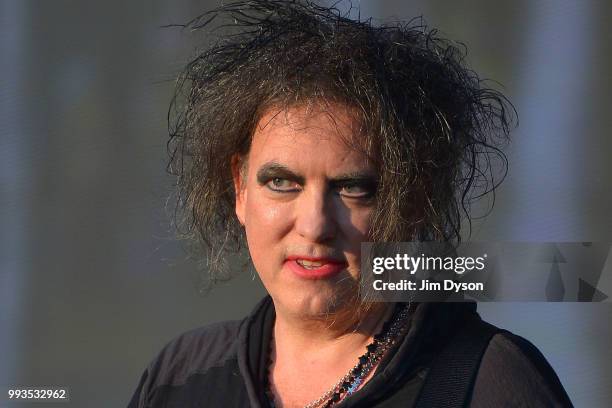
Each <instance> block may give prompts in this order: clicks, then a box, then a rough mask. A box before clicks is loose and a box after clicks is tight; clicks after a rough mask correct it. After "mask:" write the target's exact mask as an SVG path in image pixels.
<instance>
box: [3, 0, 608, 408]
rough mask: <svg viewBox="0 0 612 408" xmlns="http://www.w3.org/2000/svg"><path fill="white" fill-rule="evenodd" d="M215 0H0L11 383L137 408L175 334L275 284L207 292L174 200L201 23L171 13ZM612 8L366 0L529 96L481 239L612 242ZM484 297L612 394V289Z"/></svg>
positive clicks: (565, 367)
mask: <svg viewBox="0 0 612 408" xmlns="http://www.w3.org/2000/svg"><path fill="white" fill-rule="evenodd" d="M218 3H219V2H218V1H187V0H174V1H170V0H148V1H147V0H140V1H116V0H107V1H76V0H74V1H68V0H56V1H31V0H30V1H28V0H0V56H1V58H0V180H1V181H0V225H1V227H2V228H0V386H27V385H30V386H42V385H56V386H64V387H69V388H70V390H71V397H72V401H71V402H69V403H67V404H64V405H62V406H72V407H120V406H125V405H126V404H127V402H128V400H129V398H130V396H131V393H132V391H133V390H134V388H135V386H136V384H137V381H138V379H139V376H140V374H141V373H142V371H143V369H144V368H145V366H146V365H147V364H148V362H149V361H150V360H151V359H152V358H153V357H154V355H155V354H156V353H157V351H159V349H160V348H161V347H162V346H163V345H164V344H165V343H166V342H167V341H169V340H170V339H171V338H172V337H174V336H175V335H177V334H178V333H180V332H182V331H184V330H187V329H190V328H193V327H196V326H200V325H203V324H206V323H209V322H212V321H216V320H221V319H229V318H239V317H242V316H243V315H245V314H246V313H247V312H248V311H249V310H250V309H251V307H252V306H253V305H254V303H255V302H256V301H257V300H258V299H259V298H260V297H261V296H262V295H263V290H262V287H261V284H260V283H259V281H258V280H257V278H254V277H253V276H252V274H251V273H249V272H247V273H245V274H243V275H241V276H239V277H238V278H236V279H235V280H234V281H231V282H229V283H227V284H223V285H221V286H219V287H217V288H215V289H214V290H213V291H211V292H210V293H206V294H202V293H200V291H199V281H200V277H199V275H198V274H199V272H198V271H197V264H196V263H195V262H194V261H192V260H188V259H187V257H186V254H185V251H184V250H183V247H182V245H181V244H180V243H179V242H177V241H176V240H175V239H174V238H173V234H172V231H171V229H170V226H169V224H170V221H169V217H168V215H167V211H166V209H165V206H166V198H167V196H168V195H169V193H170V191H171V186H172V180H171V179H170V178H169V177H168V176H166V175H165V160H166V153H165V143H166V122H165V118H166V111H167V106H168V103H169V100H170V97H171V94H172V89H173V83H172V78H173V76H174V75H175V74H176V72H177V71H178V70H179V69H180V67H181V65H182V64H183V63H184V62H185V61H186V59H187V58H188V57H189V56H190V55H191V53H192V52H193V48H194V46H196V45H197V44H198V43H201V42H202V41H201V40H202V38H201V37H200V38H197V37H192V36H190V35H189V33H186V32H181V31H180V30H178V29H161V28H160V26H161V25H164V24H170V23H181V22H185V21H187V20H189V19H190V18H191V17H193V16H195V15H196V14H199V13H200V12H202V11H205V10H207V9H209V8H211V7H212V6H214V5H217V4H218ZM354 4H355V5H357V4H359V2H358V1H354ZM611 4H612V3H611V2H606V1H603V0H602V1H595V0H586V1H579V2H578V1H570V0H557V1H552V0H550V1H526V0H522V1H521V0H518V1H517V0H512V1H510V0H507V1H487V0H472V1H441V0H436V1H425V0H423V1H399V0H397V1H365V0H363V1H361V16H362V18H364V17H367V16H372V17H373V18H374V19H375V20H377V19H385V20H387V19H410V18H412V17H414V16H419V15H423V16H424V17H425V19H426V21H427V22H428V23H429V25H430V26H433V27H437V28H439V29H440V30H441V32H442V33H444V34H445V35H446V36H448V37H450V38H452V39H456V40H460V41H462V42H464V43H466V44H467V45H468V49H469V55H468V61H469V63H470V64H471V66H472V67H473V68H474V69H475V70H476V71H478V72H479V73H481V74H482V76H483V77H486V78H492V79H495V80H497V81H499V82H500V83H501V84H503V86H504V88H501V87H500V88H499V89H503V90H504V92H505V93H506V94H507V95H508V96H509V97H510V99H511V100H512V101H513V103H514V104H515V106H516V108H517V110H518V112H519V117H520V127H519V128H518V129H517V130H516V131H515V132H514V133H513V143H512V144H511V145H510V147H509V148H508V150H507V153H508V156H509V160H510V173H509V175H508V178H507V180H506V181H505V183H504V184H503V185H502V186H501V187H500V189H499V190H498V194H497V202H496V206H495V209H494V211H493V213H492V214H491V215H490V216H489V217H488V218H487V219H486V220H485V221H484V222H479V223H477V225H476V226H475V230H474V232H473V234H472V239H473V240H481V241H486V240H505V241H607V242H609V241H612V216H611V215H610V208H612V189H611V186H612V163H611V161H610V158H612V154H611V153H612V142H611V140H612V139H611V138H610V136H609V134H608V133H609V131H608V129H611V128H612V115H611V114H610V107H611V106H612V104H611V101H612V87H611V86H610V74H609V73H610V72H612V64H611V62H612V53H611V51H612V49H611V48H612V47H611V44H612V38H611V34H610V33H611V30H610V28H609V22H610V18H611V17H612V6H611ZM609 261H610V259H609ZM479 309H480V310H481V313H482V314H483V316H484V317H485V318H486V319H488V320H489V321H491V322H493V323H495V324H498V325H501V326H503V327H506V328H508V329H510V330H513V331H514V332H516V333H517V334H520V335H523V336H525V337H527V338H528V339H529V340H531V341H532V342H533V343H535V344H536V345H537V346H538V347H539V348H540V349H541V350H542V352H543V353H544V355H545V356H546V357H547V358H548V360H549V361H550V363H551V364H552V366H553V367H554V368H555V370H556V371H557V373H558V374H559V377H560V378H561V381H562V382H563V384H564V385H565V387H566V389H567V391H568V393H569V394H570V397H571V398H572V400H573V401H574V403H575V404H576V406H579V407H608V406H611V405H612V365H611V364H610V363H611V362H612V358H611V352H610V344H611V343H612V328H611V326H612V325H611V323H612V321H611V320H612V304H611V303H605V304H577V303H557V304H551V303H548V304H547V303H527V304H525V303H506V304H490V303H488V304H481V305H479ZM6 404H7V402H6V400H5V397H4V396H1V397H0V406H2V407H3V406H5V405H6ZM58 406H59V405H58Z"/></svg>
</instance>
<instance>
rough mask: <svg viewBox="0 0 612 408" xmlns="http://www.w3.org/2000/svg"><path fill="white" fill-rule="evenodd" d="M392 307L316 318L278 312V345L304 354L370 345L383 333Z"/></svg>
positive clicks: (378, 305)
mask: <svg viewBox="0 0 612 408" xmlns="http://www.w3.org/2000/svg"><path fill="white" fill-rule="evenodd" d="M393 306H394V304H389V303H375V304H371V305H368V306H365V307H364V306H361V307H357V308H350V310H343V311H338V312H335V313H333V314H326V315H325V316H314V317H313V316H303V315H294V314H291V313H285V311H283V310H282V309H280V310H279V309H277V312H276V321H275V324H274V337H275V339H276V343H280V344H282V345H283V346H286V347H289V348H297V349H299V350H301V351H302V352H305V351H307V350H309V349H312V350H316V351H317V352H320V351H321V347H322V346H326V345H328V346H332V345H338V346H341V345H346V343H349V344H350V343H355V345H356V346H358V345H359V343H367V342H368V341H369V340H371V338H372V336H374V335H375V334H376V333H378V332H379V331H380V330H381V327H382V325H383V324H384V322H385V321H386V320H387V319H388V318H389V317H390V315H391V312H392V310H393ZM347 309H348V308H347ZM356 310H357V312H356ZM277 345H278V344H277Z"/></svg>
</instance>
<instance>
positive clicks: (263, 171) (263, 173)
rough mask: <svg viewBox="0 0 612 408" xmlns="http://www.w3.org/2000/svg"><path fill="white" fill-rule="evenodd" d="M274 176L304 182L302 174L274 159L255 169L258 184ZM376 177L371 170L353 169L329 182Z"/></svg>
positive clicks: (362, 180) (374, 181)
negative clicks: (353, 170)
mask: <svg viewBox="0 0 612 408" xmlns="http://www.w3.org/2000/svg"><path fill="white" fill-rule="evenodd" d="M275 177H280V178H286V179H289V180H292V181H295V182H297V183H299V184H302V185H303V184H304V182H305V178H304V176H302V175H300V174H297V173H296V172H294V171H292V170H290V169H289V168H288V167H287V166H285V165H283V164H280V163H278V162H274V161H272V162H268V163H265V164H264V165H263V166H261V168H260V169H259V170H258V171H257V181H258V182H259V183H260V184H265V183H266V182H267V181H268V180H270V179H271V178H275ZM377 179H378V177H377V176H376V175H375V174H373V173H372V172H371V171H355V172H348V173H342V174H338V175H337V176H335V177H332V178H331V179H330V182H331V183H332V184H344V183H350V182H368V183H376V182H377Z"/></svg>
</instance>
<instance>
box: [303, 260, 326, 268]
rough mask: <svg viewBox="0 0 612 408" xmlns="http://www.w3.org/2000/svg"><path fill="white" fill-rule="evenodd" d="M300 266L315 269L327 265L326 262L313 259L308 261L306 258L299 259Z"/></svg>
mask: <svg viewBox="0 0 612 408" xmlns="http://www.w3.org/2000/svg"><path fill="white" fill-rule="evenodd" d="M296 262H297V263H298V264H299V265H300V266H303V267H304V268H306V269H314V268H319V267H321V266H323V265H325V263H324V262H316V261H315V262H313V261H307V260H305V259H298V260H297V261H296Z"/></svg>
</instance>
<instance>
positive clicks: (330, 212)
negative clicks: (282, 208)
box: [295, 188, 337, 243]
mask: <svg viewBox="0 0 612 408" xmlns="http://www.w3.org/2000/svg"><path fill="white" fill-rule="evenodd" d="M329 196H330V194H328V192H327V191H326V189H325V188H313V189H310V190H307V191H304V192H303V193H302V194H301V195H300V198H299V199H298V203H297V206H296V215H295V230H296V232H297V233H298V234H299V235H300V236H302V237H304V238H306V239H307V240H308V241H310V242H317V243H318V242H326V241H329V240H331V239H333V238H334V237H335V235H336V231H337V220H336V214H335V213H336V210H335V208H334V203H333V200H332V199H331V197H329Z"/></svg>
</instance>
